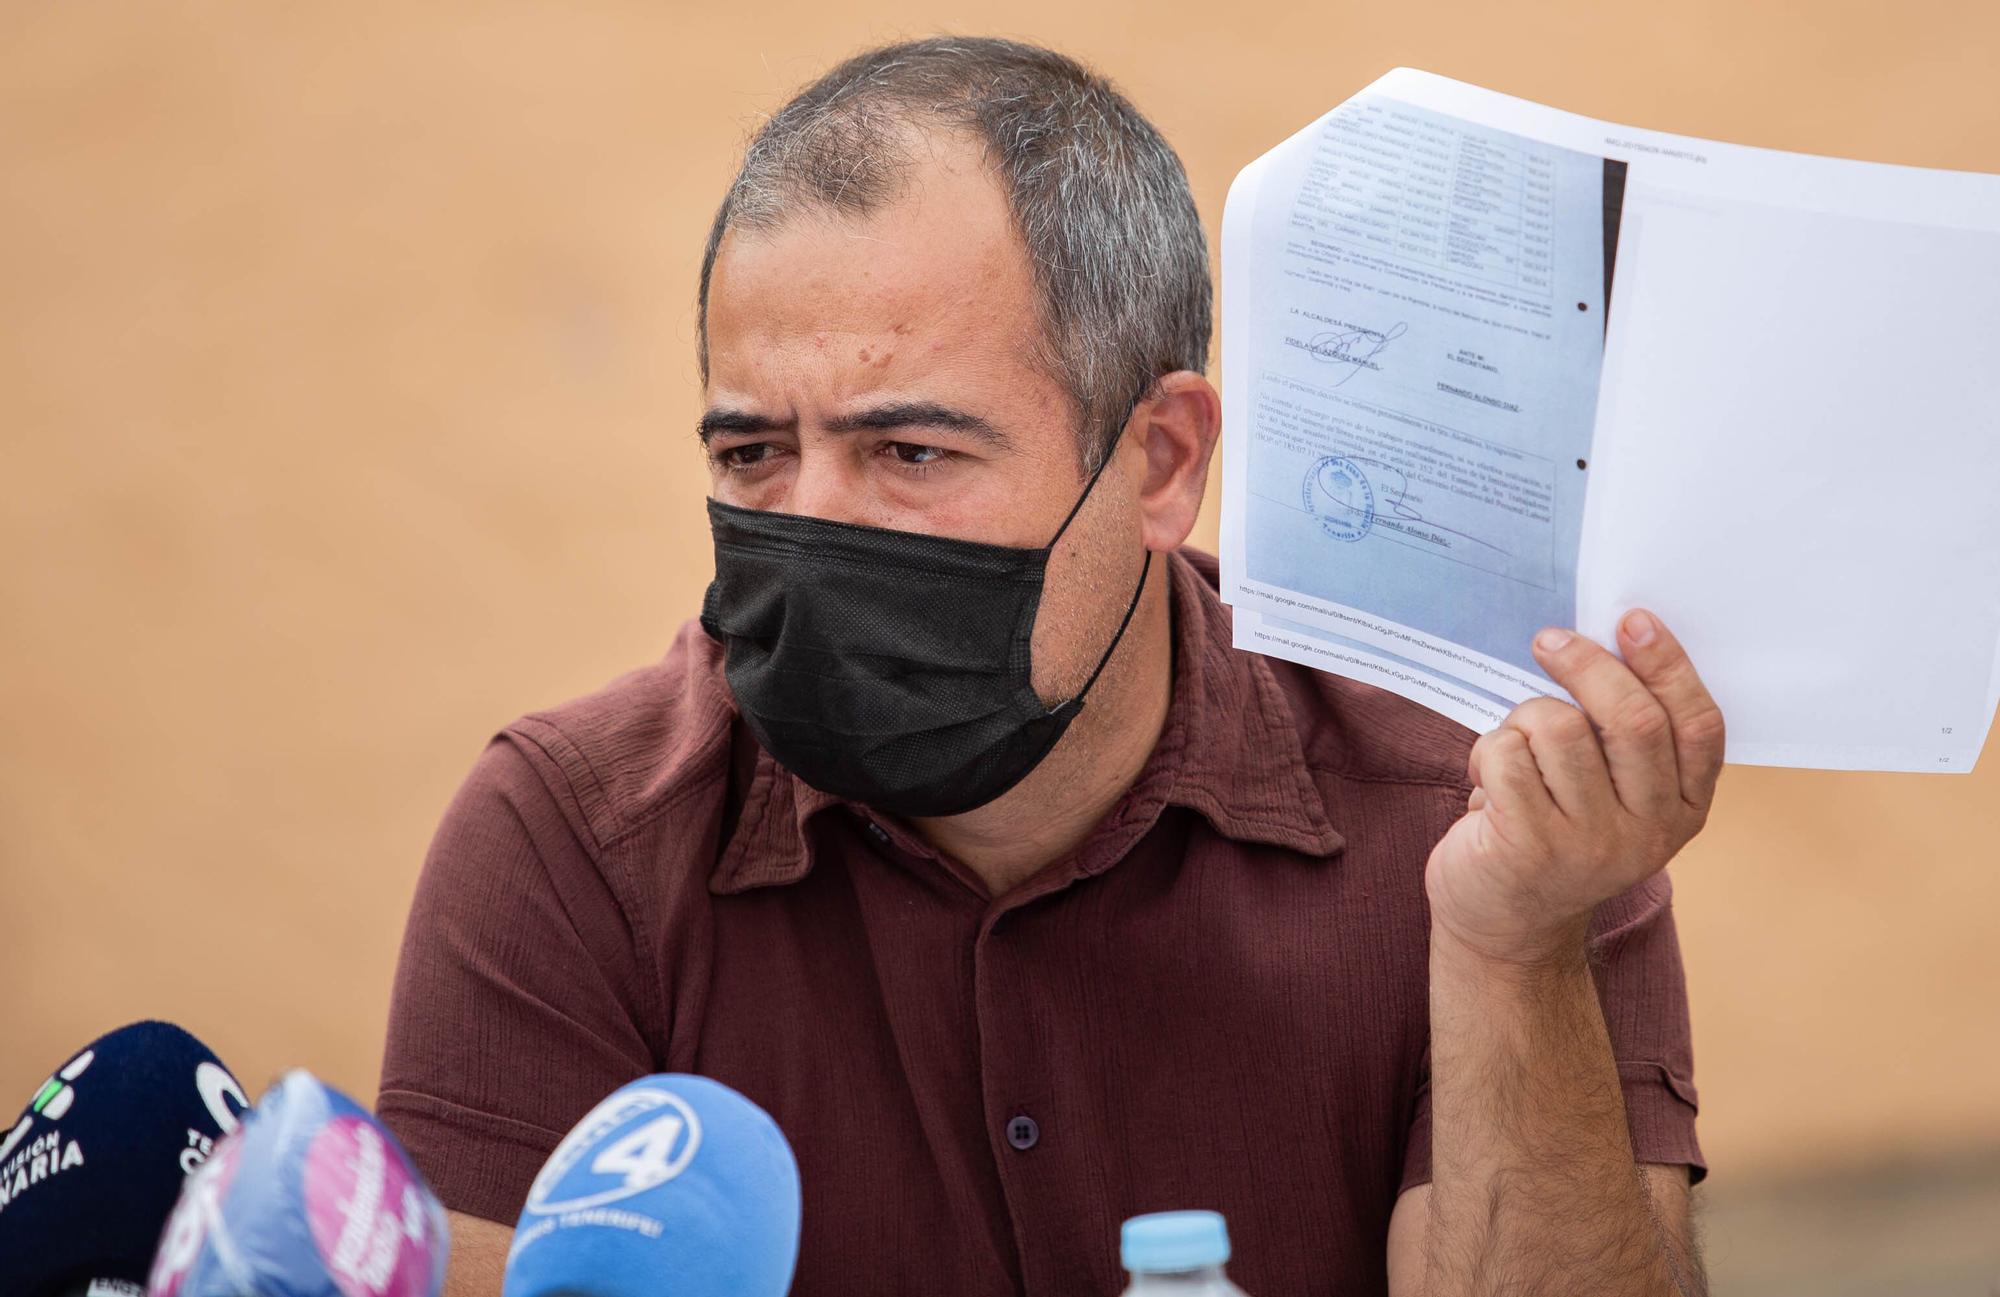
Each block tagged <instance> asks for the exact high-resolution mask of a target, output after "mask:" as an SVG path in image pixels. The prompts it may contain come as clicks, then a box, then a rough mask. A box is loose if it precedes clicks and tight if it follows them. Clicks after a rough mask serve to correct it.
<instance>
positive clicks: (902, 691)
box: [701, 455, 1153, 815]
mask: <svg viewBox="0 0 2000 1297" xmlns="http://www.w3.org/2000/svg"><path fill="white" fill-rule="evenodd" d="M1108 463H1110V456H1108V455H1107V456H1106V457H1105V464H1108ZM1104 466H1105V465H1104V464H1100V465H1098V467H1097V470H1096V472H1093V473H1092V474H1091V475H1090V481H1089V482H1087V483H1085V484H1084V488H1083V494H1082V495H1080V496H1078V497H1077V501H1076V503H1075V504H1074V505H1072V506H1071V507H1070V511H1069V516H1068V517H1066V518H1064V519H1063V521H1062V526H1060V527H1058V528H1057V529H1056V534H1055V536H1053V537H1052V538H1050V540H1049V543H1048V544H1046V545H1044V546H1042V547H1041V548H1039V549H1022V548H1018V547H1016V546H1011V545H987V544H982V543H980V542H978V541H970V540H954V539H952V538H950V537H945V536H926V535H924V534H923V533H921V532H909V531H894V530H891V529H889V528H886V527H868V526H863V525H861V524H859V523H851V522H829V521H827V520H826V519H823V518H808V517H804V516H802V515H799V514H790V513H776V512H773V511H771V510H768V509H744V508H741V507H738V506H736V505H731V504H723V503H721V502H719V501H717V500H715V499H713V498H711V499H710V500H709V502H708V525H709V530H710V531H711V532H712V533H713V534H714V537H715V580H714V581H712V582H710V583H709V587H708V594H707V596H706V597H705V598H704V599H703V600H702V608H701V625H702V629H703V630H705V631H707V632H708V633H709V634H710V635H711V636H713V637H714V638H715V639H717V640H718V641H720V642H721V643H722V644H723V645H724V646H725V647H726V648H727V650H728V651H727V655H726V658H725V666H724V672H725V674H726V675H727V677H728V679H729V688H730V691H731V692H732V693H734V694H735V695H736V704H737V707H738V709H739V710H741V712H742V713H743V719H744V721H745V723H747V724H748V725H749V727H750V732H751V733H752V734H754V735H756V736H757V741H758V742H759V743H761V744H763V745H764V749H765V750H766V751H767V752H769V753H770V754H771V755H772V756H773V757H774V758H776V759H777V760H778V762H779V763H780V764H782V765H783V766H785V767H786V768H787V769H789V770H790V771H792V773H794V774H796V775H797V776H798V777H799V778H801V779H803V780H805V781H806V782H807V783H808V784H811V785H812V786H813V787H815V788H818V789H820V790H822V791H824V792H829V793H833V794H835V795H837V796H840V797H845V798H847V799H849V800H851V801H856V802H862V803H865V804H867V805H869V806H873V807H877V808H880V809H882V810H885V811H890V812H893V813H895V814H899V815H957V814H959V813H960V812H962V811H969V810H971V809H973V808H974V807H977V806H983V805H985V804H986V803H987V802H990V801H992V800H993V799H994V798H996V797H998V796H1000V794H1002V793H1004V792H1006V791H1007V790H1008V789H1009V788H1012V787H1013V786H1014V785H1015V784H1017V783H1019V782H1020V781H1021V780H1022V778H1023V777H1024V776H1026V775H1027V773H1028V772H1029V771H1030V770H1033V769H1034V768H1035V766H1036V765H1037V764H1038V763H1039V762H1040V761H1041V759H1042V758H1043V757H1044V756H1046V755H1047V754H1048V751H1049V749H1050V748H1052V747H1054V746H1055V744H1056V740H1057V739H1059V738H1061V737H1062V734H1063V731H1064V730H1065V729H1067V728H1068V727H1069V723H1070V721H1072V720H1074V719H1075V718H1076V714H1077V712H1078V711H1080V710H1081V709H1082V707H1083V696H1084V694H1086V693H1088V692H1089V691H1090V686H1091V685H1092V684H1094V683H1096V681H1097V677H1098V674H1099V673H1100V672H1102V671H1103V670H1104V664H1105V663H1106V662H1109V661H1110V660H1111V651H1112V649H1115V648H1116V647H1118V641H1119V639H1120V638H1121V637H1123V635H1124V634H1125V627H1126V626H1128V625H1129V624H1131V621H1132V612H1133V610H1134V609H1135V608H1137V607H1138V606H1139V595H1140V593H1141V592H1142V591H1143V590H1144V589H1145V588H1146V573H1147V572H1148V571H1149V570H1150V569H1151V567H1152V564H1153V555H1152V552H1151V551H1150V550H1149V551H1147V553H1146V560H1145V563H1144V565H1143V566H1142V567H1141V568H1140V569H1139V584H1138V585H1137V586H1136V587H1135V588H1134V589H1133V591H1132V601H1131V603H1129V604H1127V605H1126V608H1125V618H1124V620H1123V621H1121V622H1119V623H1118V630H1117V631H1116V633H1114V634H1113V635H1112V637H1111V643H1110V644H1109V645H1108V646H1106V648H1105V650H1104V655H1103V656H1102V657H1100V658H1099V659H1098V660H1097V666H1096V667H1095V668H1094V669H1093V670H1092V671H1091V673H1090V679H1088V680H1086V681H1084V683H1083V688H1082V689H1079V690H1078V691H1077V693H1076V696H1075V697H1074V698H1071V699H1069V700H1067V701H1065V702H1062V703H1059V704H1057V705H1056V706H1055V707H1053V708H1051V707H1047V706H1045V705H1043V703H1042V700H1041V698H1040V696H1038V695H1037V694H1036V693H1035V689H1034V685H1033V684H1032V683H1031V681H1030V678H1029V641H1030V640H1031V639H1032V638H1033V635H1034V629H1035V613H1036V610H1037V609H1038V608H1039V607H1040V605H1041V598H1042V580H1043V576H1044V574H1045V570H1046V568H1047V567H1048V561H1049V555H1050V553H1051V552H1052V551H1053V550H1054V549H1055V545H1056V541H1058V540H1060V539H1062V534H1063V532H1065V531H1067V530H1068V529H1069V524H1070V522H1071V520H1072V519H1074V518H1075V517H1076V515H1077V511H1078V510H1079V509H1081V508H1083V502H1084V500H1086V499H1088V498H1089V496H1090V491H1091V488H1092V487H1094V486H1096V485H1097V479H1098V478H1099V477H1100V476H1101V475H1102V474H1103V472H1104Z"/></svg>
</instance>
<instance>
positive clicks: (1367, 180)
mask: <svg viewBox="0 0 2000 1297" xmlns="http://www.w3.org/2000/svg"><path fill="white" fill-rule="evenodd" d="M1222 261H1223V348H1222V350H1223V398H1224V429H1225V432H1224V460H1223V467H1224V493H1223V544H1222V553H1221V558H1222V563H1223V578H1224V580H1223V585H1224V597H1225V598H1227V599H1229V600H1230V601H1231V602H1232V603H1233V604H1235V605H1236V614H1237V618H1238V629H1237V637H1238V642H1239V644H1240V645H1241V646H1243V647H1255V648H1258V649H1259V650H1260V651H1265V652H1272V653H1274V655H1276V656H1281V657H1290V658H1292V659H1293V660H1301V661H1303V660H1308V659H1314V664H1315V665H1321V666H1324V667H1326V669H1331V670H1338V671H1341V672H1342V673H1343V674H1349V675H1355V676H1356V677H1357V678H1364V679H1369V680H1370V682H1371V683H1377V684H1381V685H1383V687H1386V688H1393V689H1395V690H1396V691H1397V692H1400V693H1403V694H1404V695H1405V696H1408V697H1413V698H1416V699H1417V700H1418V701H1421V702H1425V703H1426V705H1430V706H1434V707H1436V708H1437V709H1438V710H1440V711H1442V712H1444V713H1445V714H1446V715H1451V716H1454V718H1455V719H1459V720H1460V721H1461V722H1463V723H1466V724H1468V725H1472V726H1473V727H1474V728H1477V729H1484V728H1489V727H1490V721H1488V720H1487V717H1488V716H1489V715H1490V713H1491V711H1492V704H1509V703H1512V702H1517V701H1519V700H1521V699H1523V698H1526V697H1529V696H1532V695H1533V694H1534V693H1537V692H1542V693H1551V694H1555V695H1557V696H1563V695H1562V694H1561V691H1560V690H1558V689H1557V688H1556V687H1555V686H1554V684H1553V682H1551V681H1549V680H1548V679H1547V678H1546V676H1544V675H1543V674H1542V673H1541V672H1540V670H1539V669H1538V668H1537V667H1536V666H1535V665H1534V662H1533V660H1532V658H1531V657H1530V656H1529V655H1528V653H1527V644H1528V640H1529V638H1530V637H1531V636H1532V634H1533V632H1534V630H1535V628H1536V627H1538V626H1541V625H1545V624H1560V625H1574V626H1578V627H1580V628H1581V629H1582V630H1583V631H1584V632H1585V633H1587V634H1590V635H1592V636H1593V637H1596V638H1598V639H1599V640H1601V641H1603V642H1607V643H1608V642H1611V628H1612V625H1613V623H1614V622H1615V620H1616V618H1617V616H1618V615H1619V614H1620V613H1622V612H1623V611H1624V610H1625V609H1626V608H1629V607H1631V606H1633V605H1635V604H1642V605H1644V606H1647V607H1650V608H1653V609H1655V610H1657V611H1658V612H1660V613H1661V614H1662V615H1663V616H1664V617H1666V618H1667V620H1668V622H1669V624H1670V625H1672V626H1673V627H1674V628H1675V629H1676V631H1677V632H1678V633H1679V634H1680V636H1681V638H1682V639H1683V641H1684V642H1685V643H1686V644H1687V645H1688V648H1689V651H1690V653H1691V655H1692V656H1693V658H1694V660H1695V663H1696V665H1697V667H1698V668H1699V669H1700V670H1701V671H1702V673H1703V676H1704V679H1705V680H1707V681H1708V683H1709V685H1710V687H1711V689H1712V690H1713V691H1714V693H1715V694H1716V697H1717V699H1718V700H1719V701H1720V702H1721V703H1722V706H1723V710H1724V713H1725V715H1726V716H1727V718H1728V721H1729V735H1730V737H1729V751H1728V755H1729V759H1730V760H1733V761H1742V762H1754V763H1764V764H1785V765H1812V766H1826V767H1837V768H1866V769H1894V770H1940V771H1964V770H1968V769H1970V768H1971V766H1972V763H1973V761H1974V759H1975V758H1976V756H1977V754H1978V751H1979V748H1980V746H1981V743H1982V742H1983V739H1984V737H1985V735H1986V732H1987V730H1988V728H1989V727H1990V725H1991V722H1992V717H1993V715H1994V709H1995V704H1996V702H2000V509H1996V508H1995V507H1994V504H1993V501H1994V500H1995V499H1996V498H2000V416H1996V411H2000V365H1996V364H1995V363H1994V360H1993V352H1994V345H1995V340H1996V339H2000V178H1995V177H1989V176H1977V175H1968V174H1963V173H1952V172H1938V171H1923V170H1918V169H1914V168H1905V167H1892V166H1885V165H1881V164H1873V163H1858V162H1845V161H1840V160H1837V159H1829V158H1819V157H1809V156H1805V155H1796V154H1785V153H1777V152H1773V151H1769V150H1760V149H1750V148H1743V147H1740V146H1733V145H1727V144H1718V143H1712V142H1709V141H1703V140H1694V139H1688V138H1685V137H1679V136H1672V135H1665V134H1662V133H1659V132H1651V131H1641V130H1634V129H1631V128H1626V127H1620V126H1614V125H1610V124H1606V123H1601V122H1595V121H1592V120H1590V119H1587V118H1581V117H1576V116H1573V115H1571V114H1567V113H1562V112H1559V111H1557V110H1554V109H1550V108H1546V107H1543V106H1541V105H1536V104H1529V103H1525V102H1523V101H1520V100H1515V99H1511V98H1508V97H1506V96H1503V95H1498V94H1494V93H1493V92H1490V91H1485V90H1481V89H1479V88H1477V87H1473V86H1467V85H1464V84H1462V83H1459V82H1454V81H1449V80H1447V79H1445V78H1441V77H1434V76H1431V75H1429V74H1426V73H1420V72H1414V71H1411V70H1408V69H1399V70H1398V71H1396V72H1394V73H1391V74H1390V75H1389V76H1387V77H1384V78H1382V79H1381V80H1380V81H1378V82H1376V83H1375V85H1373V86H1371V87H1369V88H1368V90H1367V91H1365V92H1363V94H1362V95H1360V96H1357V97H1356V98H1355V99H1353V100H1350V101H1349V102H1348V103H1346V104H1344V105H1342V106H1341V107H1340V108H1338V109H1335V110H1334V111H1333V112H1330V113H1329V114H1327V115H1326V116H1325V117H1323V118H1321V119H1320V120H1319V121H1317V122H1314V123H1312V124H1310V125H1309V126H1307V127H1306V128H1305V129H1303V130H1301V131H1300V132H1299V133H1298V134H1296V135H1294V136H1293V137H1292V138H1291V139H1289V140H1287V141H1285V142H1284V143H1283V144H1281V145H1280V146H1279V147H1278V148H1277V149H1274V150H1272V152H1270V153H1268V154H1266V155H1265V156H1264V157H1262V158H1260V159H1258V160H1257V161H1256V162H1255V163H1253V164H1252V165H1251V166H1250V167H1249V168H1246V169H1245V171H1244V172H1243V174H1242V175H1241V176H1239V177H1238V179H1237V181H1236V184H1235V185H1234V186H1233V187H1232V189H1231V192H1230V198H1229V203H1228V206H1227V208H1226V210H1225V216H1224V227H1223V255H1222ZM1607 285H1608V286H1609V292H1608V295H1607V293H1606V287H1607ZM1607 297H1608V307H1609V309H1608V312H1607V310H1606V306H1607ZM1502 714H1504V711H1503V713H1502Z"/></svg>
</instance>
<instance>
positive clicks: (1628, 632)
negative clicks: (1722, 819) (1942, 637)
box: [1618, 608, 1725, 810]
mask: <svg viewBox="0 0 2000 1297" xmlns="http://www.w3.org/2000/svg"><path fill="white" fill-rule="evenodd" d="M1618 641H1619V651H1620V652H1621V653H1623V654H1624V655H1625V660H1626V662H1628V663H1630V664H1631V667H1632V670H1633V672H1634V673H1635V674H1636V675H1637V676H1638V677H1639V679H1640V680H1642V681H1643V682H1645V684H1646V687H1647V688H1648V689H1651V690H1652V692H1653V696H1654V697H1655V698H1658V699H1659V700H1660V705H1661V706H1662V707H1664V708H1665V709H1666V713H1667V718H1668V721H1669V723H1670V725H1671V726H1672V730H1673V743H1674V752H1675V755H1676V759H1677V763H1678V765H1679V767H1680V784H1681V797H1682V798H1683V799H1684V800H1685V801H1686V802H1687V803H1688V804H1689V805H1691V806H1696V807H1699V808H1701V809H1703V810H1706V809H1707V808H1708V804H1709V802H1710V801H1712V800H1713V799H1714V797H1715V781H1716V779H1717V778H1718V777H1719V776H1720V775H1721V774H1722V754H1723V749H1724V746H1725V745H1724V741H1723V740H1724V730H1723V723H1722V709H1721V708H1720V707H1718V706H1716V703H1715V699H1714V698H1713V697H1712V696H1711V695H1710V694H1709V692H1708V686H1707V685H1704V684H1703V683H1702V682H1701V677H1700V676H1699V675H1697V674H1695V669H1694V663H1693V662H1692V661H1690V660H1689V659H1688V655H1687V650H1686V649H1684V648H1682V647H1681V642H1680V640H1678V639H1676V638H1675V637H1674V633H1673V632H1672V631H1670V630H1668V629H1667V627H1666V624H1665V623H1664V622H1662V621H1661V620H1660V619H1659V618H1658V617H1657V616H1655V615H1653V614H1652V613H1650V612H1648V611H1647V610H1646V609H1644V608H1634V609H1632V610H1631V611H1630V612H1628V613H1626V614H1625V615H1624V616H1623V617H1621V618H1619V620H1618Z"/></svg>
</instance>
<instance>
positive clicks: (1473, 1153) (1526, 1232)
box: [1424, 930, 1698, 1297]
mask: <svg viewBox="0 0 2000 1297" xmlns="http://www.w3.org/2000/svg"><path fill="white" fill-rule="evenodd" d="M1563 950H1564V953H1562V954H1559V955H1556V956H1554V957H1552V958H1550V959H1548V960H1545V961H1541V962H1538V963H1536V964H1532V965H1522V964H1512V963H1505V962H1498V961H1494V960H1492V959H1490V958H1488V957H1486V956H1484V955H1481V954H1478V953H1475V952H1474V951H1472V950H1470V949H1469V948H1467V947H1465V946H1463V945H1461V944H1459V943H1458V942H1457V941H1456V940H1454V939H1453V938H1452V937H1451V936H1450V935H1449V933H1447V932H1444V931H1437V930H1434V931H1433V934H1432V945H1431V964H1430V976H1431V987H1430V1012H1431V1132H1432V1135H1431V1141H1432V1152H1431V1166H1432V1182H1431V1194H1430V1202H1429V1220H1428V1222H1427V1224H1426V1229H1425V1234H1424V1238H1425V1249H1424V1250H1425V1264H1424V1274H1425V1288H1424V1291H1425V1293H1426V1297H1475V1295H1477V1297H1484V1295H1485V1294H1488V1293H1508V1294H1515V1293H1582V1292H1587V1293H1592V1294H1604V1295H1606V1297H1611V1295H1614V1294H1615V1295H1619V1297H1623V1295H1625V1294H1631V1295H1633V1297H1639V1295H1642V1294H1643V1295H1644V1297H1668V1295H1670V1294H1672V1295H1678V1294H1688V1293H1693V1292H1696V1291H1698V1286H1697V1285H1698V1280H1696V1279H1694V1278H1693V1277H1692V1272H1691V1269H1690V1267H1689V1266H1688V1264H1687V1261H1686V1258H1684V1257H1683V1256H1681V1255H1680V1254H1679V1250H1678V1247H1677V1245H1676V1242H1675V1235H1674V1233H1673V1232H1672V1231H1670V1230H1668V1229H1666V1228H1665V1227H1664V1226H1663V1224H1662V1223H1661V1222H1660V1220H1659V1218H1658V1216H1657V1214H1656V1212H1655V1210H1654V1207H1653V1204H1652V1201H1651V1198H1650V1196H1649V1194H1648V1191H1647V1186H1646V1181H1645V1178H1644V1177H1643V1175H1642V1174H1641V1172H1640V1169H1639V1167H1638V1166H1637V1165H1636V1163H1635V1161H1634V1158H1633V1152H1632V1145H1631V1138H1630V1135H1629V1134H1628V1131H1627V1126H1626V1117H1625V1104H1624V1098H1623V1095H1622V1093H1621V1091H1620V1088H1619V1083H1618V1069H1617V1065H1616V1063H1615V1062H1614V1060H1613V1058H1612V1054H1611V1044H1610V1038H1609V1036H1608V1035H1607V1034H1606V1031H1605V1027H1604V1017H1603V1011H1602V1009H1601V1008H1600V1006H1599V1004H1598V999H1597V990H1596V987H1595V985H1594V984H1593V982H1592V979H1591V973H1590V968H1589V964H1588V962H1587V960H1586V958H1585V951H1584V945H1583V935H1582V933H1581V932H1578V933H1577V934H1576V937H1575V939H1574V941H1572V942H1570V943H1567V944H1566V945H1565V946H1564V947H1563Z"/></svg>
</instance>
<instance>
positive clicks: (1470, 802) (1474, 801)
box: [1465, 788, 1486, 811]
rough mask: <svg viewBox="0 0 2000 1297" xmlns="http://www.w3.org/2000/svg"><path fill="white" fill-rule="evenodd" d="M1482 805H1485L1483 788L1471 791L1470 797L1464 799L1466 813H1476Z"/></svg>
mask: <svg viewBox="0 0 2000 1297" xmlns="http://www.w3.org/2000/svg"><path fill="white" fill-rule="evenodd" d="M1484 805H1486V790H1485V789H1484V788H1475V789H1473V790H1472V793H1471V795H1470V796H1468V797H1467V798H1466V799H1465V809H1466V810H1468V811H1476V810H1478V809H1479V808H1480V807H1482V806H1484Z"/></svg>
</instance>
